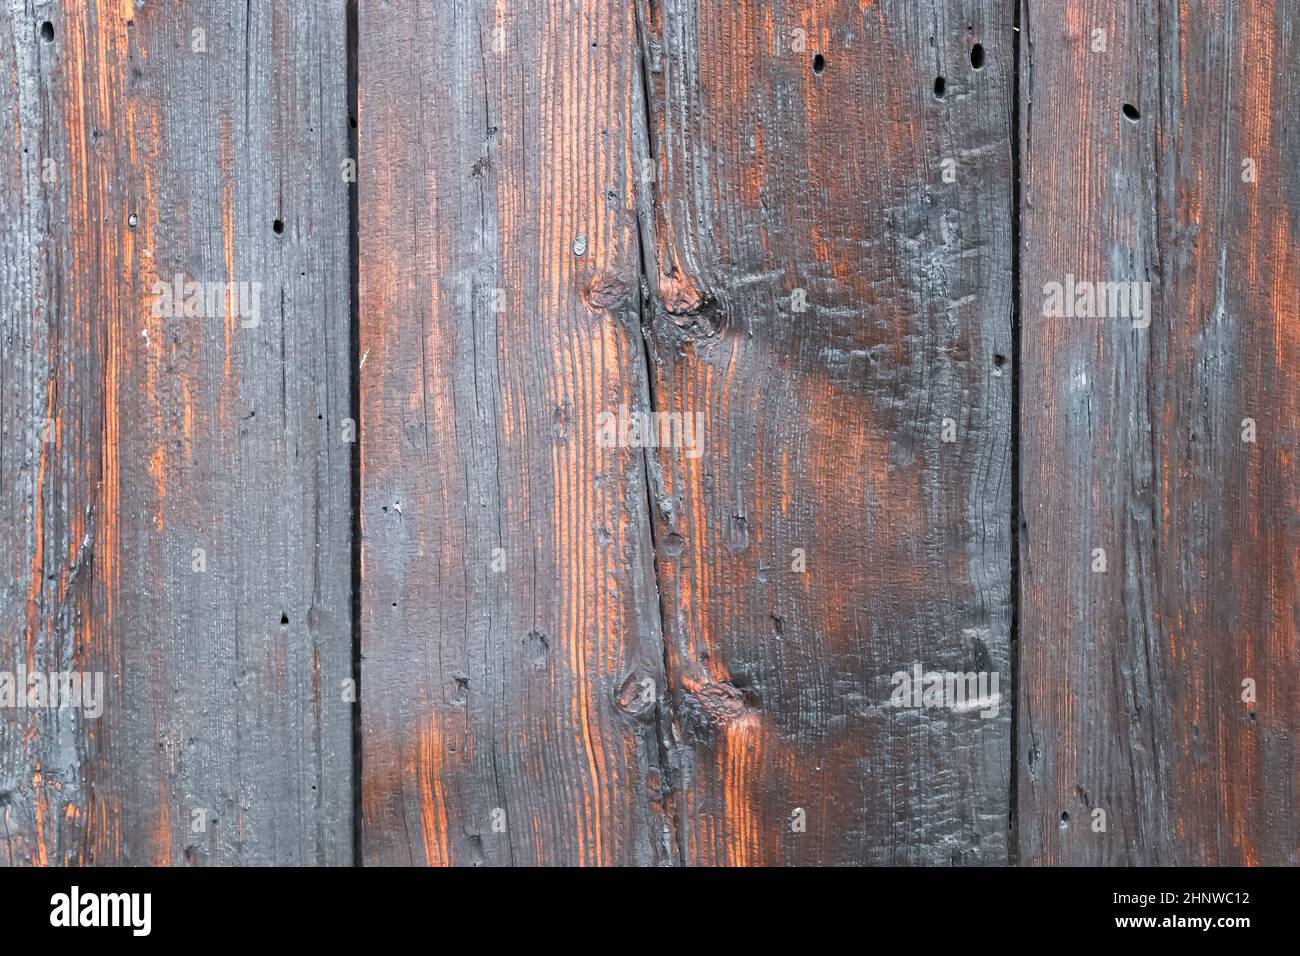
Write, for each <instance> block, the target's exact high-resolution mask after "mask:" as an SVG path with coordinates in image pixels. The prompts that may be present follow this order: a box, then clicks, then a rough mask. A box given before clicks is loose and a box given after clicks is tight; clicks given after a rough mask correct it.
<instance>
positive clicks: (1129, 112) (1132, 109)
mask: <svg viewBox="0 0 1300 956" xmlns="http://www.w3.org/2000/svg"><path fill="white" fill-rule="evenodd" d="M1124 118H1125V119H1126V120H1128V121H1129V122H1130V123H1136V122H1137V121H1138V120H1140V119H1141V118H1142V114H1141V113H1139V112H1138V108H1137V107H1136V106H1134V105H1133V104H1132V103H1125V104H1124Z"/></svg>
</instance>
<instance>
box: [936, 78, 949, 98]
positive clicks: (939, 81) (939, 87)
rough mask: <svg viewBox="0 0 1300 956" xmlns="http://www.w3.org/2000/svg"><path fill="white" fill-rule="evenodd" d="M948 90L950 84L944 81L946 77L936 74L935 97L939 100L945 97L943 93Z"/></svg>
mask: <svg viewBox="0 0 1300 956" xmlns="http://www.w3.org/2000/svg"><path fill="white" fill-rule="evenodd" d="M947 91H948V84H947V83H946V82H945V81H944V78H943V77H942V76H936V77H935V78H934V98H935V99H937V100H941V99H943V94H944V93H946V92H947Z"/></svg>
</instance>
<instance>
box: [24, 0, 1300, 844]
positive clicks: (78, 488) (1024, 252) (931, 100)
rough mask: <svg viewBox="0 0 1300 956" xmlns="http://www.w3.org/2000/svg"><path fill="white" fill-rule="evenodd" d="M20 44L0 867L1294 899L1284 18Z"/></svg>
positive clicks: (935, 20) (497, 15)
mask: <svg viewBox="0 0 1300 956" xmlns="http://www.w3.org/2000/svg"><path fill="white" fill-rule="evenodd" d="M29 7H30V5H28V6H24V5H21V4H20V5H18V6H17V7H15V6H13V5H12V4H11V5H8V6H6V7H5V8H4V9H3V10H0V133H3V145H4V147H5V148H4V149H3V150H2V151H0V322H2V323H3V325H0V502H2V503H3V509H4V510H3V519H2V520H0V671H12V670H14V669H17V668H18V667H23V668H26V669H28V670H35V669H45V670H50V669H55V670H69V669H76V670H83V671H103V672H104V673H105V675H106V677H107V684H108V686H107V700H106V702H105V703H106V706H105V713H104V715H103V717H102V718H100V719H98V720H91V719H89V718H87V717H85V716H84V715H82V714H78V713H75V712H69V711H62V712H60V711H42V710H22V711H8V710H5V711H2V712H0V833H3V839H0V864H3V865H33V864H35V865H59V864H70V863H80V864H88V863H119V864H150V863H154V864H162V865H171V864H177V865H210V864H217V865H220V864H236V863H241V864H242V863H252V864H263V863H280V864H347V863H350V862H354V846H356V847H359V849H360V852H361V859H360V860H359V861H355V862H363V863H365V864H369V865H385V864H417V865H439V866H443V865H477V864H501V865H553V864H573V865H661V866H673V865H771V864H822V865H832V864H834V865H845V864H913V863H915V864H933V865H952V864H1006V863H1027V864H1060V863H1069V864H1075V863H1084V864H1167V863H1191V864H1296V863H1300V858H1298V857H1297V852H1298V851H1297V846H1298V845H1300V827H1298V826H1297V816H1296V810H1295V808H1296V799H1297V793H1296V780H1297V773H1296V771H1297V767H1296V751H1297V748H1296V733H1297V726H1298V724H1300V708H1298V707H1297V705H1296V701H1295V694H1294V692H1293V690H1294V687H1295V685H1296V683H1297V681H1300V669H1298V668H1300V665H1298V664H1297V658H1296V646H1297V642H1296V634H1297V624H1298V623H1300V618H1298V616H1297V611H1296V573H1295V570H1294V561H1295V555H1296V553H1297V536H1296V527H1297V524H1296V488H1297V462H1296V446H1297V435H1296V422H1297V420H1300V386H1298V385H1297V382H1296V379H1295V376H1294V375H1293V374H1291V375H1288V366H1289V365H1293V364H1294V361H1295V357H1296V349H1297V345H1298V344H1300V314H1297V313H1298V312H1300V252H1298V251H1297V249H1298V248H1300V247H1298V246H1297V238H1296V236H1297V214H1298V213H1297V210H1298V209H1300V197H1298V194H1297V189H1300V186H1297V181H1296V178H1295V175H1294V172H1295V170H1296V168H1298V166H1300V164H1298V162H1297V160H1300V132H1298V131H1297V130H1296V129H1295V128H1293V127H1294V126H1295V124H1288V123H1287V122H1286V118H1287V117H1288V116H1289V112H1288V110H1289V108H1290V107H1291V104H1293V103H1294V102H1295V99H1296V96H1297V94H1298V93H1300V89H1298V88H1297V87H1298V84H1300V74H1298V73H1297V70H1296V68H1295V65H1294V64H1295V63H1296V62H1297V57H1296V52H1297V51H1296V50H1295V49H1294V47H1295V39H1294V38H1295V30H1296V23H1295V22H1294V21H1295V14H1296V11H1295V10H1294V9H1291V8H1290V7H1289V6H1288V5H1286V4H1276V3H1266V2H1264V0H1243V2H1241V3H1228V2H1225V0H1196V2H1191V0H1187V2H1181V3H1171V2H1156V0H1077V2H1065V0H1042V2H1038V0H1035V2H1034V3H1033V4H1032V5H1030V4H1028V3H1021V2H1019V0H964V2H957V0H765V2H762V3H760V2H758V0H634V2H632V3H616V2H612V0H611V2H596V0H587V2H584V3H582V4H577V5H574V4H569V5H564V4H561V5H556V4H548V3H542V2H533V0H528V2H523V3H502V2H489V0H448V2H438V3H433V4H428V3H425V4H417V3H412V2H410V0H390V2H385V3H377V2H375V3H372V2H369V0H362V2H360V3H358V4H349V3H346V2H344V0H328V2H325V3H306V2H290V3H284V4H281V3H276V4H251V5H250V4H246V3H240V2H235V0H205V2H199V3H190V4H185V5H180V6H175V5H167V4H153V3H148V4H144V5H139V4H137V3H134V2H130V0H121V2H110V0H79V2H71V0H54V2H51V3H48V4H43V5H41V6H40V7H39V9H29ZM45 20H49V21H50V23H51V26H52V28H53V36H52V38H50V37H47V36H43V33H42V23H43V22H44V21H45ZM196 30H201V31H203V34H202V43H201V44H199V43H198V40H197V39H196V34H195V31H196ZM1098 30H1102V31H1105V32H1104V39H1105V47H1106V48H1105V50H1099V49H1097V48H1096V47H1097V31H1098ZM196 44H198V45H199V46H201V47H202V49H198V48H196ZM977 45H978V46H979V50H980V55H979V56H976V55H974V53H973V51H974V50H975V48H976V46H977ZM1017 71H1018V75H1017ZM350 87H355V90H354V91H353V92H354V93H355V96H356V101H355V104H353V103H352V102H350V100H351V97H350ZM1125 104H1128V105H1129V106H1130V107H1132V109H1131V110H1129V111H1127V115H1126V110H1125ZM353 105H355V106H356V107H357V112H356V115H355V116H350V109H351V107H352V106H353ZM350 120H354V121H355V122H356V123H357V127H356V130H355V133H352V132H350V126H349V122H350ZM350 139H355V141H356V143H355V145H356V152H355V157H354V158H355V159H356V160H357V164H358V168H357V182H356V185H355V186H353V185H352V184H351V183H350V182H349V181H348V180H347V178H346V177H345V176H344V175H343V173H345V172H346V170H345V168H344V165H343V164H344V160H345V159H347V158H350V157H352V156H353V148H352V146H351V145H350ZM1246 159H1250V160H1253V162H1254V165H1255V169H1256V170H1257V178H1256V179H1255V181H1250V182H1248V181H1245V180H1243V177H1242V162H1243V160H1246ZM47 160H49V161H51V162H52V164H53V165H52V168H53V170H54V173H53V176H52V178H51V176H50V175H49V174H48V170H49V168H51V167H49V166H48V165H47V163H46V161H47ZM351 189H355V190H356V192H355V193H350V192H349V190H351ZM352 242H355V243H356V246H355V247H353V246H351V243H352ZM354 270H355V271H354ZM176 274H181V275H182V276H184V277H185V278H186V279H188V280H196V281H211V282H221V283H236V284H238V283H242V282H258V283H260V286H261V290H262V295H261V300H260V306H261V308H260V322H259V323H258V324H257V325H256V326H252V327H249V326H247V325H246V324H245V323H244V322H243V321H242V318H243V317H242V316H241V315H240V314H239V311H238V308H237V306H238V301H239V300H238V297H237V296H235V297H231V298H227V299H226V300H225V301H224V302H223V303H222V306H221V308H219V309H218V310H217V311H216V313H215V314H212V315H209V316H206V317H198V316H190V317H171V316H166V315H158V314H155V312H154V311H153V309H152V305H153V302H154V296H153V292H152V289H153V283H154V282H155V280H162V281H164V282H166V281H169V280H170V279H171V278H172V277H173V276H174V275H176ZM1067 275H1069V276H1074V277H1076V278H1078V279H1081V280H1084V281H1094V282H1108V281H1117V280H1134V281H1143V282H1150V283H1151V287H1152V303H1153V315H1152V317H1151V319H1152V320H1151V323H1150V326H1149V327H1148V328H1145V329H1134V328H1132V327H1131V326H1130V325H1129V324H1128V323H1123V322H1118V321H1117V320H1111V319H1081V318H1075V319H1060V318H1051V317H1048V316H1046V315H1044V314H1043V311H1044V310H1043V290H1044V286H1045V284H1046V283H1049V282H1063V281H1065V280H1066V277H1067ZM352 283H355V285H352ZM354 294H355V296H356V301H355V302H352V301H351V300H352V296H353V295H354ZM353 306H355V308H353ZM1017 318H1018V319H1019V331H1018V333H1017ZM354 337H355V338H354ZM354 377H355V379H356V383H357V384H356V386H355V387H354V385H353V381H354ZM1017 398H1018V399H1019V404H1018V405H1017ZM356 406H359V431H358V432H357V434H358V436H359V444H353V443H351V442H350V441H349V440H348V439H349V436H350V435H351V434H352V426H353V423H351V422H350V421H347V419H348V418H349V417H351V416H353V414H354V409H355V407H356ZM651 412H654V413H663V414H669V415H672V416H676V420H677V421H679V422H683V423H686V424H687V425H688V426H692V427H693V426H694V425H695V423H696V422H698V423H699V431H698V433H694V432H692V433H691V434H692V437H694V438H697V439H698V441H699V444H698V445H693V446H691V447H689V448H686V447H640V445H639V444H638V443H627V442H624V443H620V444H616V445H615V446H613V447H611V446H609V444H608V443H607V442H606V441H604V440H603V436H604V432H603V431H602V424H601V422H602V415H613V416H615V417H617V416H619V415H620V414H623V415H630V414H634V413H636V414H641V413H651ZM1247 418H1249V419H1252V420H1253V421H1254V423H1255V425H1254V427H1255V429H1256V431H1257V438H1256V440H1255V441H1254V442H1245V441H1243V440H1242V430H1243V428H1244V427H1245V426H1244V425H1243V420H1244V419H1247ZM949 438H950V439H951V440H948V439H949ZM354 453H355V454H359V456H360V458H359V461H357V460H354V458H353V455H354ZM1017 473H1018V476H1019V489H1018V494H1017V488H1016V482H1017ZM358 479H359V481H360V486H359V488H358V487H357V485H356V482H357V480H358ZM354 493H356V495H357V497H356V498H355V499H354ZM1013 530H1014V532H1015V533H1016V537H1015V538H1014V539H1013V537H1012V532H1013ZM358 532H359V534H360V537H359V538H358ZM196 548H197V549H202V552H203V555H204V559H203V560H204V561H205V562H206V567H205V569H204V570H201V571H195V570H194V568H193V564H194V562H195V561H196V560H198V559H197V558H196V557H195V554H196V552H195V551H194V549H196ZM1096 548H1104V549H1105V550H1106V556H1107V569H1106V571H1105V573H1099V572H1094V571H1093V570H1092V565H1093V561H1094V557H1093V552H1094V549H1096ZM354 549H356V550H355V552H354ZM354 557H355V558H357V559H359V565H360V566H359V568H354V566H353V560H354ZM356 572H359V577H356V576H354V575H355V574H356ZM354 582H355V584H356V586H357V587H359V589H360V593H359V594H354V590H353V588H354ZM354 597H355V598H356V601H355V603H354ZM354 641H357V642H359V644H358V645H357V646H354ZM354 654H359V655H360V657H361V662H360V677H361V691H362V693H361V699H360V708H359V711H357V710H354V708H353V705H352V703H351V700H350V697H349V693H348V691H349V688H348V686H347V684H346V682H347V681H348V680H349V679H350V678H352V677H353V676H354V671H353V666H354V660H353V658H354ZM916 663H920V664H921V665H922V666H923V667H924V668H925V669H927V670H952V671H959V672H968V671H983V672H996V673H997V674H998V675H999V677H1000V679H1001V689H1000V701H999V707H998V708H997V714H996V716H992V717H990V718H987V719H985V718H982V717H980V716H979V715H978V714H977V713H963V712H957V711H953V710H943V709H927V710H913V709H895V708H894V707H891V706H889V699H890V695H891V690H892V683H891V677H892V675H893V674H895V673H896V672H899V671H909V670H910V669H911V668H912V666H913V665H914V664H916ZM1248 678H1249V679H1252V680H1254V681H1255V683H1256V686H1257V699H1255V700H1254V701H1253V702H1246V701H1243V700H1242V698H1241V694H1242V681H1243V680H1245V679H1248ZM358 719H359V724H357V720H358ZM354 733H355V735H356V736H355V737H354ZM354 747H356V748H357V752H355V753H354V750H353V748H354ZM354 760H355V761H356V763H355V764H354ZM354 766H359V767H360V769H361V775H360V778H359V779H355V780H354V778H353V772H354ZM354 803H357V804H359V807H358V809H359V811H360V812H359V819H358V821H357V823H358V824H359V832H356V833H354V832H353V831H354V819H353V816H352V811H353V805H354ZM196 811H202V812H204V813H205V814H206V823H207V825H206V828H205V829H203V830H202V831H196V830H195V829H194V828H193V826H192V823H193V820H194V814H195V812H196ZM1098 811H1101V812H1104V819H1105V827H1104V828H1099V827H1097V826H1095V820H1096V819H1098V818H1097V816H1096V814H1097V813H1098ZM354 839H355V840H356V843H355V844H354Z"/></svg>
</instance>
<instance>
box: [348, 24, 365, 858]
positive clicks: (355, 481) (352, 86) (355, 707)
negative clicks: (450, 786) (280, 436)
mask: <svg viewBox="0 0 1300 956" xmlns="http://www.w3.org/2000/svg"><path fill="white" fill-rule="evenodd" d="M357 7H358V0H348V6H347V40H346V44H347V61H348V63H347V73H348V78H347V86H348V93H347V99H348V103H347V108H348V117H347V129H348V156H349V157H350V158H351V159H352V160H354V161H358V160H359V158H360V157H359V156H358V155H357V142H358V139H359V133H358V129H359V127H360V125H361V124H360V119H359V114H358V111H357V102H358V77H359V68H358V32H357V30H358V23H357ZM357 167H358V168H359V167H360V162H357ZM359 180H360V176H354V177H353V179H352V182H350V183H349V184H348V268H349V270H350V275H349V277H348V299H349V303H348V305H349V311H350V313H351V315H350V321H349V323H348V328H349V340H350V341H349V349H350V351H349V365H348V384H349V388H348V391H349V393H350V397H349V414H350V415H351V417H352V421H353V422H354V423H356V425H355V427H354V431H353V434H354V435H355V436H356V439H357V440H356V441H354V442H352V443H351V446H350V447H351V453H352V462H351V464H352V468H351V478H352V515H351V518H352V555H351V557H352V682H353V688H354V693H353V698H354V699H353V701H352V865H353V866H361V865H362V858H361V846H362V838H361V824H362V817H361V780H362V778H361V443H360V436H361V427H360V422H361V272H360V263H361V219H360V215H359V209H360V206H359V203H360V197H359V196H358V195H357V193H358V190H359V188H360V187H359V185H358V181H359Z"/></svg>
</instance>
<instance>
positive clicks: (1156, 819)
mask: <svg viewBox="0 0 1300 956" xmlns="http://www.w3.org/2000/svg"><path fill="white" fill-rule="evenodd" d="M1023 11H1024V17H1025V22H1024V32H1023V34H1022V35H1023V38H1024V42H1025V51H1026V56H1025V58H1024V60H1023V72H1022V76H1021V83H1022V89H1023V92H1024V105H1023V107H1022V112H1021V115H1022V119H1023V123H1022V130H1021V133H1022V146H1023V149H1022V163H1023V171H1024V204H1023V207H1022V209H1023V215H1024V224H1023V243H1022V254H1023V290H1024V298H1023V300H1022V301H1023V339H1022V341H1023V353H1022V355H1023V373H1024V377H1023V385H1022V391H1023V396H1024V405H1023V412H1022V415H1023V419H1022V421H1023V441H1024V444H1023V459H1022V462H1023V467H1022V479H1023V485H1022V491H1023V502H1024V517H1025V522H1026V524H1025V526H1024V527H1023V528H1022V529H1021V531H1022V536H1023V545H1022V554H1023V563H1022V576H1021V588H1022V594H1023V617H1022V628H1021V635H1022V643H1023V663H1022V677H1023V681H1022V691H1021V708H1022V710H1021V713H1022V716H1021V720H1020V727H1021V732H1020V735H1019V741H1020V744H1019V754H1018V759H1019V761H1020V763H1019V768H1020V769H1019V791H1020V795H1021V807H1020V840H1021V847H1022V852H1023V859H1024V861H1025V862H1027V863H1070V864H1127V865H1137V864H1147V865H1149V864H1161V865H1167V864H1183V865H1186V864H1213V865H1243V864H1274V865H1278V864H1288V863H1289V864H1296V863H1297V862H1300V857H1298V856H1297V846H1298V845H1300V823H1298V821H1297V817H1296V815H1295V804H1296V798H1297V792H1296V782H1297V758H1296V755H1297V746H1296V735H1297V731H1298V730H1300V727H1298V726H1297V724H1298V723H1300V710H1298V709H1297V707H1296V700H1295V687H1296V684H1297V681H1298V680H1300V660H1298V659H1297V656H1296V647H1297V640H1296V638H1297V603H1296V570H1295V558H1296V554H1297V553H1298V552H1300V547H1298V546H1300V537H1298V535H1297V511H1296V490H1297V488H1298V487H1300V482H1298V480H1297V479H1298V477H1300V475H1298V474H1297V464H1296V446H1297V437H1298V436H1297V431H1296V428H1297V421H1300V382H1298V381H1297V378H1296V376H1295V374H1294V363H1295V360H1296V357H1297V350H1296V346H1297V342H1298V340H1300V314H1298V313H1300V288H1298V287H1300V252H1298V249H1300V246H1298V245H1297V231H1296V230H1297V223H1298V222H1300V218H1298V217H1300V183H1297V180H1296V176H1295V172H1296V169H1297V168H1298V167H1300V131H1297V129H1296V127H1295V124H1294V123H1290V124H1288V123H1287V122H1286V120H1287V119H1288V118H1289V117H1290V116H1291V114H1292V112H1293V107H1292V104H1294V102H1295V100H1296V97H1297V95H1298V94H1300V69H1298V68H1297V62H1298V59H1300V38H1297V36H1296V34H1295V24H1296V22H1297V14H1300V8H1297V6H1296V5H1295V4H1294V3H1289V2H1283V3H1272V2H1263V0H1245V2H1242V3H1223V2H1217V0H1198V2H1194V3H1182V4H1179V3H1172V2H1153V0H1087V2H1076V3H1067V2H1064V0H1047V2H1041V3H1039V2H1035V3H1033V4H1026V5H1025V6H1024V8H1023ZM1099 31H1101V32H1099ZM1103 46H1104V49H1102V48H1101V47H1103ZM1125 104H1128V105H1130V106H1131V107H1132V108H1133V110H1134V111H1136V112H1132V115H1131V117H1126V115H1125V109H1124V108H1125ZM1247 160H1250V161H1252V162H1253V164H1254V169H1255V171H1256V172H1257V176H1256V178H1255V179H1254V181H1247V179H1244V178H1243V177H1244V174H1246V173H1247V171H1248V169H1249V165H1243V164H1245V163H1246V161H1247ZM1070 277H1072V279H1071V278H1070ZM1070 281H1073V282H1074V283H1075V294H1074V295H1073V296H1069V297H1070V298H1073V299H1075V300H1076V304H1079V301H1078V300H1079V296H1080V294H1083V293H1086V290H1087V284H1088V283H1100V282H1137V283H1150V289H1151V307H1150V310H1149V311H1148V312H1147V313H1146V315H1144V316H1142V317H1141V319H1140V320H1139V321H1138V322H1136V323H1135V322H1134V321H1132V320H1131V319H1130V318H1125V317H1123V316H1122V315H1117V312H1118V310H1117V309H1116V310H1112V309H1111V308H1110V307H1109V305H1108V307H1107V309H1106V311H1105V314H1097V312H1096V311H1094V312H1093V313H1092V315H1091V316H1090V317H1088V316H1084V317H1080V316H1078V315H1076V317H1073V318H1070V317H1058V316H1055V315H1049V314H1047V313H1048V312H1050V311H1052V308H1051V304H1050V302H1049V298H1048V294H1047V293H1048V292H1050V291H1055V290H1051V289H1049V283H1058V284H1061V285H1065V284H1066V283H1069V282H1070ZM1140 288H1142V287H1139V289H1140ZM1061 291H1062V292H1064V289H1062V290H1061ZM1093 291H1095V288H1094V290H1093ZM1082 304H1083V305H1084V306H1086V305H1087V303H1086V299H1085V300H1084V301H1082ZM1076 312H1077V310H1076ZM1289 367H1290V368H1289ZM1246 419H1252V420H1253V422H1254V427H1255V429H1256V437H1255V440H1254V441H1247V440H1243V436H1244V435H1246V434H1247V430H1248V429H1249V427H1250V426H1249V424H1248V423H1246ZM1098 549H1104V557H1105V568H1104V571H1103V570H1102V564H1101V563H1100V561H1099V559H1100V558H1101V554H1100V552H1099V550H1098ZM1245 680H1251V681H1253V682H1255V686H1256V688H1257V691H1256V693H1257V699H1256V700H1255V701H1254V702H1253V703H1251V702H1247V701H1244V700H1243V696H1242V695H1243V690H1244V689H1243V681H1245ZM1099 813H1104V814H1105V818H1104V824H1105V829H1104V830H1101V831H1099V830H1098V829H1097V827H1096V824H1097V823H1100V822H1102V820H1101V817H1099V816H1098V814H1099Z"/></svg>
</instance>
